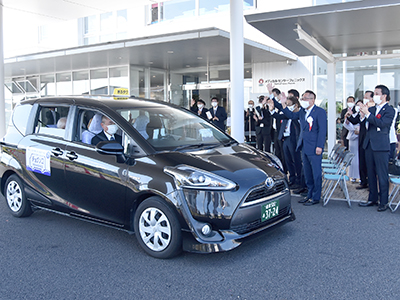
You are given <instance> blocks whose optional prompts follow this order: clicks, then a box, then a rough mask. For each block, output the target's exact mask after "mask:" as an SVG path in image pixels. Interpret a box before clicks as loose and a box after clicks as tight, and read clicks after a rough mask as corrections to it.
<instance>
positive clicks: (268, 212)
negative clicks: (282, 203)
mask: <svg viewBox="0 0 400 300" xmlns="http://www.w3.org/2000/svg"><path fill="white" fill-rule="evenodd" d="M277 215H279V200H275V201H271V202H268V203H266V204H264V205H263V206H261V222H264V221H267V220H269V219H271V218H273V217H276V216H277Z"/></svg>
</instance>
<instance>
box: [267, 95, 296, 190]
mask: <svg viewBox="0 0 400 300" xmlns="http://www.w3.org/2000/svg"><path fill="white" fill-rule="evenodd" d="M286 106H287V108H288V109H289V110H290V111H292V112H298V111H299V106H300V104H299V101H298V100H297V98H295V97H293V96H289V97H288V98H287V100H286ZM273 116H274V118H276V120H277V121H281V120H282V123H281V129H280V131H279V134H278V139H279V140H280V141H282V146H283V154H284V156H285V164H286V168H287V170H288V171H289V186H290V187H291V189H296V188H300V186H301V170H302V162H301V151H300V150H297V151H296V148H297V142H298V138H299V135H300V123H299V122H298V120H291V119H289V118H288V117H287V116H286V115H285V114H273Z"/></svg>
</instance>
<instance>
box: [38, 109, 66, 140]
mask: <svg viewBox="0 0 400 300" xmlns="http://www.w3.org/2000/svg"><path fill="white" fill-rule="evenodd" d="M68 112H69V107H68V106H52V107H45V106H40V107H39V110H38V113H37V115H36V120H35V133H36V134H44V135H52V136H57V137H61V138H64V135H65V126H66V124H67V118H68Z"/></svg>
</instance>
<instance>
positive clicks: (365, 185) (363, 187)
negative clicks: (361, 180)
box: [356, 184, 368, 190]
mask: <svg viewBox="0 0 400 300" xmlns="http://www.w3.org/2000/svg"><path fill="white" fill-rule="evenodd" d="M367 188H368V184H360V185H359V186H358V187H356V190H362V189H367Z"/></svg>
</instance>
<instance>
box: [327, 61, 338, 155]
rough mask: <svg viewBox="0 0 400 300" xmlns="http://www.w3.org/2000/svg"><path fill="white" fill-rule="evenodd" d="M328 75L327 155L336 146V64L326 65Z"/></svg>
mask: <svg viewBox="0 0 400 300" xmlns="http://www.w3.org/2000/svg"><path fill="white" fill-rule="evenodd" d="M327 73H328V153H329V152H330V151H331V150H332V148H333V146H334V145H335V144H336V63H334V62H333V63H328V64H327Z"/></svg>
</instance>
